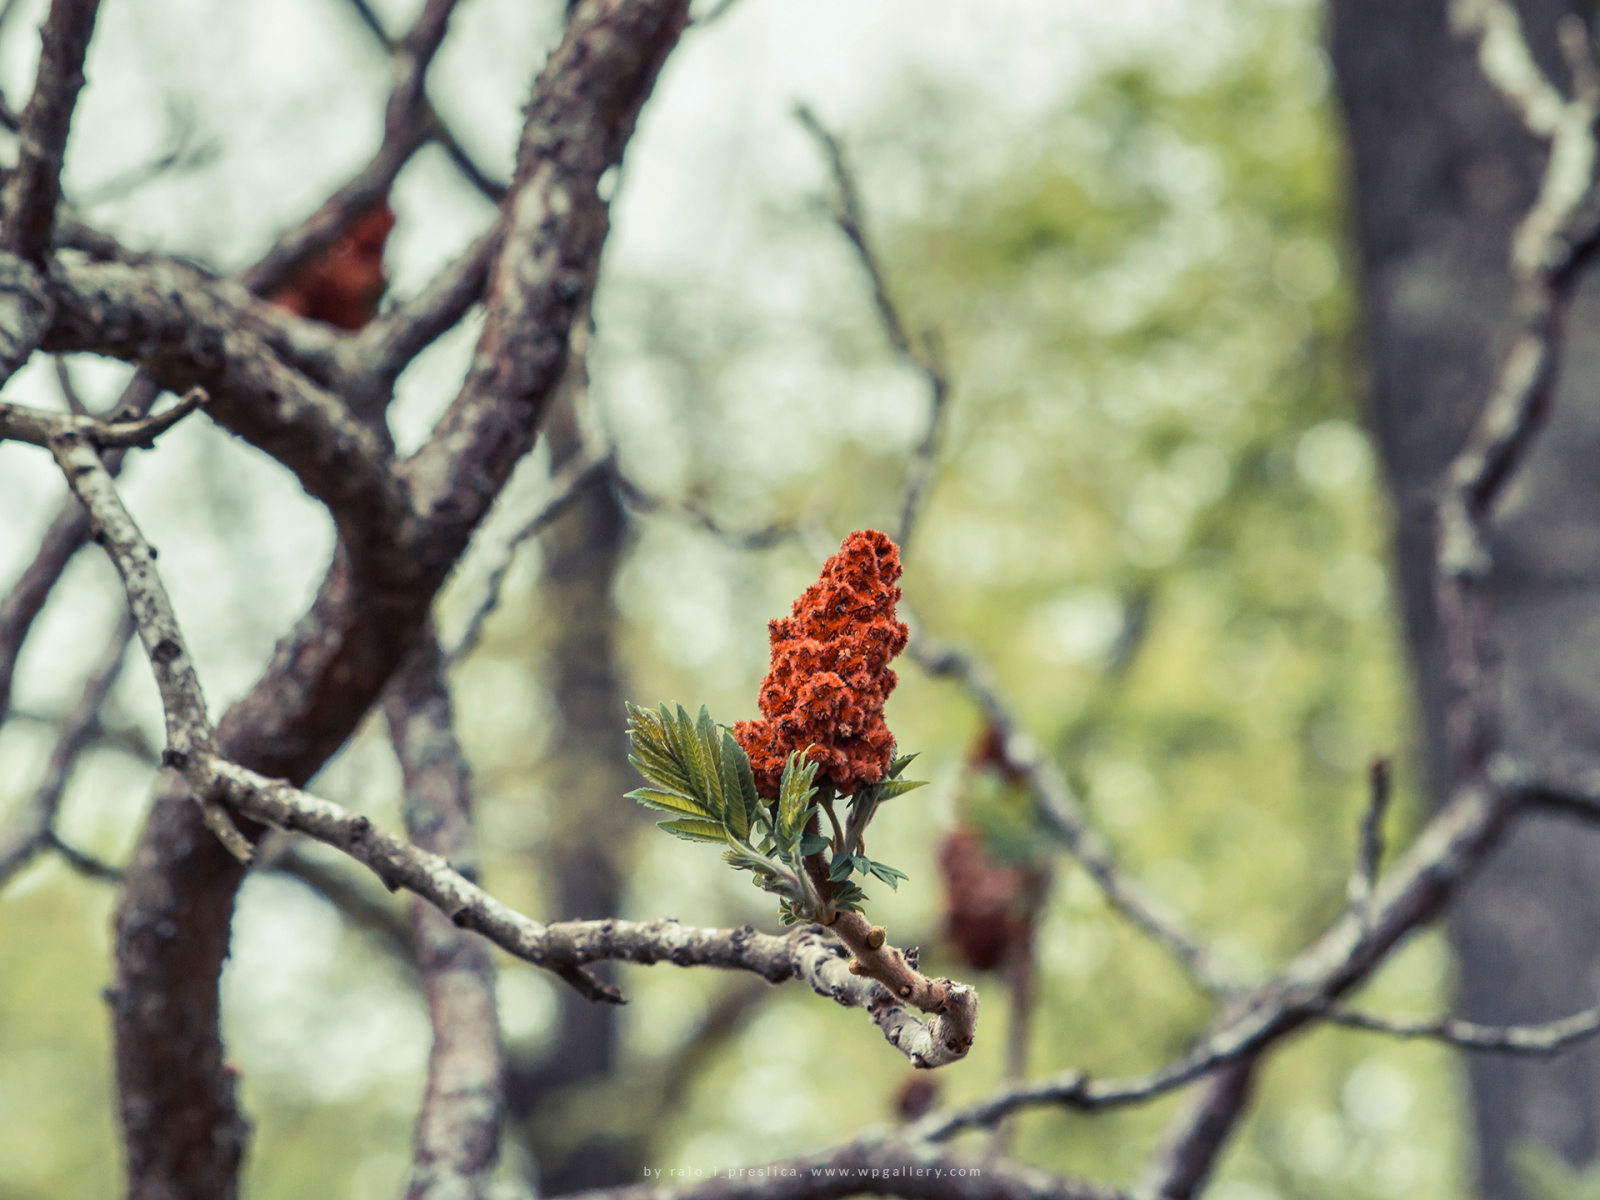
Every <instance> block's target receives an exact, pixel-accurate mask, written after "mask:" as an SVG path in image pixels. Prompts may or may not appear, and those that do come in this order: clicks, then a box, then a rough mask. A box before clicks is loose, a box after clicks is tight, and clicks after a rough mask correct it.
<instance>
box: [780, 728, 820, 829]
mask: <svg viewBox="0 0 1600 1200" xmlns="http://www.w3.org/2000/svg"><path fill="white" fill-rule="evenodd" d="M809 749H810V747H809V746H808V747H806V750H795V751H793V752H792V753H791V754H790V755H789V759H788V761H787V762H785V763H784V764H783V780H782V782H780V783H779V784H778V840H779V841H780V842H782V843H783V845H785V846H793V845H794V843H795V839H796V838H798V837H799V836H800V829H801V827H802V826H804V825H805V823H806V814H807V812H808V811H809V806H810V804H811V797H813V796H815V795H816V794H817V789H816V788H814V787H812V786H811V780H812V778H813V777H814V776H815V775H816V773H817V764H816V763H814V762H807V761H806V760H805V754H806V751H807V750H809Z"/></svg>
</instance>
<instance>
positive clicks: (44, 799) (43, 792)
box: [0, 617, 134, 887]
mask: <svg viewBox="0 0 1600 1200" xmlns="http://www.w3.org/2000/svg"><path fill="white" fill-rule="evenodd" d="M133 634H134V627H133V620H132V618H130V617H124V618H123V619H122V621H121V623H120V624H119V625H118V626H117V631H116V633H114V634H113V635H112V637H111V640H110V642H109V643H108V644H107V647H106V652H105V653H104V654H103V655H101V657H100V661H99V662H98V663H97V664H96V665H95V667H94V669H93V670H92V671H90V673H89V678H88V679H87V680H85V682H84V685H83V690H82V692H81V693H80V694H79V696H78V700H77V703H76V704H74V705H73V706H72V708H71V709H70V710H69V711H68V712H67V713H66V714H65V715H64V716H63V717H62V718H61V721H60V722H59V724H58V725H57V733H56V744H55V747H54V748H53V749H52V750H51V751H50V761H49V763H48V764H47V765H46V767H45V773H44V779H43V780H41V781H40V783H39V786H38V787H37V788H36V789H35V790H34V793H33V798H32V799H31V800H30V801H29V802H28V804H27V805H26V806H24V808H23V810H22V811H21V812H20V813H18V814H17V815H16V817H15V818H13V820H12V821H11V824H10V825H9V826H8V827H7V828H5V829H0V887H4V886H5V884H6V882H7V881H8V880H10V878H11V877H12V876H13V875H15V874H16V873H17V872H18V871H20V870H21V869H22V868H23V867H25V866H27V864H28V863H29V862H30V861H31V860H32V859H33V857H34V855H36V854H38V853H39V852H40V851H42V850H46V849H53V848H57V847H59V846H60V843H59V842H57V841H56V840H55V824H56V813H57V811H58V810H59V809H60V807H61V797H62V795H63V794H64V793H65V792H66V788H67V781H68V779H70V778H71V775H72V769H73V767H75V766H76V765H77V763H78V759H79V757H80V756H81V755H82V754H83V751H84V750H86V749H87V748H88V746H89V744H90V742H91V741H92V740H93V737H94V734H95V732H96V730H97V729H98V728H99V725H100V709H101V708H102V707H103V706H104V704H105V702H106V697H107V696H109V695H110V694H111V689H112V688H113V687H114V686H116V682H117V676H118V675H120V674H121V673H122V663H123V660H124V659H125V658H126V657H127V650H128V643H129V642H130V641H132V640H133ZM69 857H70V855H69Z"/></svg>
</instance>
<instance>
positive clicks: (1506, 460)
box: [1439, 0, 1600, 579]
mask: <svg viewBox="0 0 1600 1200" xmlns="http://www.w3.org/2000/svg"><path fill="white" fill-rule="evenodd" d="M1451 16H1452V20H1453V21H1454V22H1455V23H1456V25H1457V27H1458V28H1459V29H1462V30H1463V31H1466V32H1469V33H1473V34H1477V35H1479V36H1480V38H1481V40H1480V42H1479V48H1480V55H1479V61H1480V62H1481V64H1482V65H1483V69H1484V73H1485V74H1486V75H1488V77H1489V79H1490V81H1491V82H1492V83H1493V84H1494V85H1495V86H1496V87H1498V88H1499V89H1500V91H1501V93H1502V94H1503V95H1504V96H1505V97H1506V99H1507V100H1508V101H1509V102H1510V103H1511V104H1512V105H1513V106H1514V107H1516V108H1517V109H1518V111H1519V112H1520V113H1521V115H1522V118H1523V122H1524V123H1525V124H1526V125H1527V126H1528V129H1529V131H1530V132H1532V133H1534V134H1536V135H1538V136H1541V137H1546V138H1548V139H1549V140H1550V158H1549V161H1548V163H1547V165H1546V167H1545V173H1544V179H1543V180H1542V182H1541V185H1540V192H1539V199H1538V201H1537V203H1536V204H1535V205H1534V207H1533V209H1532V210H1531V211H1530V212H1529V213H1528V215H1527V217H1525V218H1524V220H1523V222H1522V225H1521V227H1520V228H1519V229H1518V230H1517V236H1516V242H1515V245H1514V248H1513V251H1512V262H1511V265H1512V275H1513V280H1514V283H1515V289H1516V290H1515V298H1514V300H1513V302H1512V309H1513V311H1514V312H1516V313H1517V314H1518V323H1519V326H1520V328H1519V329H1518V331H1517V336H1516V338H1515V340H1514V341H1513V342H1512V345H1511V349H1510V351H1509V352H1508V353H1507V354H1506V359H1505V364H1504V366H1503V367H1502V368H1501V372H1500V378H1499V381H1498V384H1497V386H1496V388H1495V391H1494V394H1493V395H1492V396H1491V397H1490V399H1489V402H1488V404H1487V405H1486V406H1485V407H1484V410H1483V414H1482V415H1481V416H1480V417H1479V418H1478V422H1477V424H1476V425H1475V426H1474V427H1473V430H1472V433H1471V435H1470V436H1469V438H1468V439H1467V444H1466V446H1465V447H1463V448H1462V451H1461V453H1460V454H1459V455H1457V456H1456V459H1455V461H1454V462H1453V463H1452V464H1451V467H1450V473H1449V476H1448V484H1447V486H1446V490H1445V493H1444V495H1443V497H1442V499H1441V503H1440V505H1439V522H1440V528H1441V532H1442V541H1441V546H1440V551H1439V554H1440V562H1441V565H1442V567H1443V569H1444V571H1445V573H1446V575H1447V576H1448V577H1449V578H1452V579H1459V578H1466V577H1482V576H1483V575H1485V574H1487V572H1488V570H1489V567H1490V561H1489V553H1488V550H1487V548H1486V547H1485V545H1484V541H1483V535H1482V531H1481V528H1480V527H1481V524H1482V521H1483V519H1484V518H1485V517H1486V516H1487V514H1488V513H1489V512H1490V510H1491V508H1492V507H1493V505H1494V502H1495V499H1496V498H1497V497H1498V496H1499V494H1500V493H1501V491H1502V490H1503V488H1504V486H1505V483H1506V481H1507V480H1508V479H1509V478H1510V476H1511V473H1512V471H1513V470H1514V469H1515V467H1516V465H1517V464H1518V463H1519V462H1520V461H1521V459H1522V457H1523V455H1524V453H1525V451H1526V449H1527V447H1528V446H1529V444H1531V442H1532V440H1533V437H1534V435H1535V434H1536V433H1537V432H1538V431H1539V430H1540V429H1541V428H1542V427H1543V425H1544V421H1545V417H1546V416H1547V415H1548V413H1549V409H1550V405H1551V402H1552V401H1553V400H1554V398H1555V388H1556V380H1557V377H1558V374H1559V370H1560V363H1561V347H1562V341H1563V336H1564V332H1565V315H1566V306H1567V301H1568V300H1569V299H1570V298H1571V294H1572V290H1573V288H1574V287H1575V286H1576V284H1577V280H1578V275H1579V269H1580V268H1581V267H1582V266H1583V265H1584V264H1585V263H1587V261H1588V260H1589V258H1590V257H1591V256H1592V255H1593V253H1594V250H1595V247H1596V246H1597V245H1600V205H1597V203H1596V198H1595V183H1596V176H1595V170H1596V146H1595V133H1594V123H1595V119H1596V116H1597V115H1600V83H1597V82H1596V81H1595V78H1594V76H1595V72H1594V69H1593V66H1592V63H1591V65H1590V66H1589V67H1588V68H1587V69H1584V68H1577V69H1575V71H1574V76H1575V79H1576V81H1577V83H1578V85H1579V88H1578V93H1577V95H1576V96H1574V97H1573V99H1571V100H1570V101H1568V100H1562V99H1561V95H1560V93H1559V92H1557V91H1556V89H1555V87H1554V86H1553V85H1552V84H1551V83H1550V82H1549V80H1547V79H1546V78H1545V77H1544V75H1543V74H1542V73H1541V72H1540V71H1539V68H1538V66H1537V64H1536V63H1535V62H1534V60H1533V56H1532V54H1530V53H1529V51H1528V48H1527V44H1526V42H1524V41H1523V38H1522V32H1521V27H1520V23H1519V22H1518V19H1517V14H1516V9H1514V8H1513V7H1512V6H1511V5H1510V4H1508V3H1506V0H1456V2H1455V3H1454V4H1453V5H1452V7H1451ZM1561 36H1562V40H1563V44H1564V45H1565V46H1566V47H1567V48H1568V57H1569V60H1570V61H1572V62H1574V63H1576V62H1579V61H1580V60H1589V59H1591V58H1592V54H1593V52H1592V50H1590V49H1589V48H1588V33H1587V30H1586V29H1585V28H1584V25H1583V22H1582V20H1580V19H1579V18H1578V17H1577V16H1574V15H1570V14H1569V15H1568V16H1567V17H1565V18H1563V21H1562V25H1561Z"/></svg>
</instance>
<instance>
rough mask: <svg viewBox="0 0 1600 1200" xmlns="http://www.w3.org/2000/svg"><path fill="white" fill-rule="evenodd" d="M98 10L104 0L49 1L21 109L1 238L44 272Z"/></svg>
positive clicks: (6, 193) (4, 245)
mask: <svg viewBox="0 0 1600 1200" xmlns="http://www.w3.org/2000/svg"><path fill="white" fill-rule="evenodd" d="M99 8H100V0H51V2H50V14H49V16H47V17H46V18H45V22H44V28H43V30H42V31H41V32H42V35H43V38H44V49H43V52H42V53H41V54H40V56H39V73H38V75H37V77H36V78H35V80H34V84H33V95H32V96H30V97H29V98H28V105H27V107H26V108H24V109H23V110H22V129H21V135H22V151H21V155H20V157H19V158H18V161H17V166H16V169H15V170H14V171H13V172H12V174H11V178H10V181H9V183H8V184H7V185H6V189H5V228H4V232H3V233H0V247H4V248H5V249H6V250H7V251H9V252H10V253H12V254H15V255H17V256H18V257H19V258H22V259H23V260H25V261H26V262H28V263H31V264H32V265H33V266H34V267H42V266H43V265H44V260H45V256H46V255H47V254H49V252H50V240H51V231H52V230H53V229H54V227H55V219H56V205H57V204H58V203H59V202H60V200H61V163H62V160H63V159H64V158H65V157H66V152H67V134H68V131H69V130H70V129H71V127H72V110H73V108H74V107H76V105H77V103H78V92H79V90H80V89H81V88H82V87H83V60H84V57H85V55H87V54H88V52H89V37H90V35H91V34H93V33H94V20H95V15H96V13H97V12H98V10H99Z"/></svg>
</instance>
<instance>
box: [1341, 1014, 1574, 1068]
mask: <svg viewBox="0 0 1600 1200" xmlns="http://www.w3.org/2000/svg"><path fill="white" fill-rule="evenodd" d="M1318 1015H1319V1016H1320V1017H1321V1018H1322V1019H1323V1020H1325V1021H1329V1022H1332V1023H1333V1024H1335V1025H1343V1026H1346V1027H1347V1028H1350V1029H1365V1030H1368V1031H1370V1032H1372V1033H1386V1034H1389V1035H1390V1036H1391V1037H1399V1038H1428V1039H1429V1040H1431V1041H1437V1042H1444V1043H1445V1044H1446V1045H1450V1046H1456V1047H1458V1048H1459V1049H1462V1050H1484V1051H1494V1052H1498V1053H1503V1054H1530V1055H1535V1056H1538V1057H1548V1056H1549V1055H1552V1054H1557V1053H1560V1052H1561V1051H1562V1050H1564V1049H1566V1048H1567V1047H1568V1046H1571V1045H1573V1044H1574V1043H1576V1042H1581V1041H1584V1040H1586V1039H1588V1038H1591V1037H1593V1036H1594V1035H1595V1034H1596V1033H1600V1007H1597V1008H1590V1009H1586V1010H1584V1011H1583V1012H1580V1013H1574V1014H1573V1015H1572V1016H1570V1017H1562V1018H1561V1019H1560V1020H1557V1021H1544V1022H1542V1023H1540V1024H1537V1025H1479V1024H1477V1023H1475V1022H1473V1021H1460V1020H1457V1019H1456V1018H1454V1017H1436V1018H1435V1019H1433V1020H1431V1021H1405V1020H1400V1019H1398V1018H1394V1017H1380V1016H1376V1015H1374V1014H1372V1013H1365V1012H1358V1011H1356V1010H1355V1009H1351V1008H1346V1007H1345V1006H1344V1005H1342V1004H1330V1005H1328V1006H1327V1007H1326V1008H1325V1009H1323V1010H1322V1011H1321V1012H1320V1013H1319V1014H1318Z"/></svg>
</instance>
